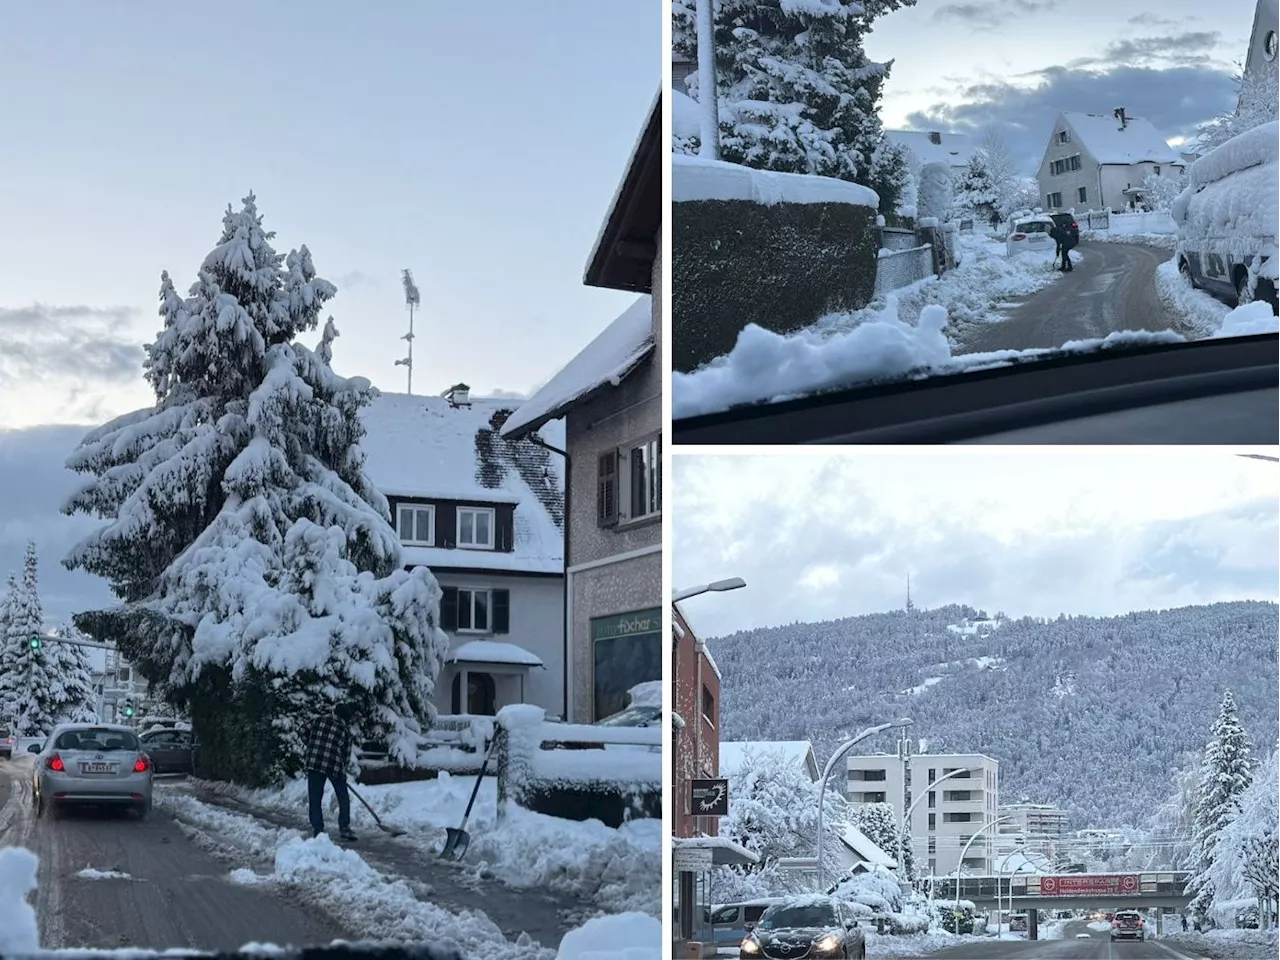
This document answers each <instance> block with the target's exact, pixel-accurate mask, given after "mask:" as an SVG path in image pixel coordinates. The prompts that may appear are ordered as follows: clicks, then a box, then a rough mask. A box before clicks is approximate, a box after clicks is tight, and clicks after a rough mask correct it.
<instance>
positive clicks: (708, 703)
mask: <svg viewBox="0 0 1280 960" xmlns="http://www.w3.org/2000/svg"><path fill="white" fill-rule="evenodd" d="M702 719H704V720H706V721H707V723H709V724H711V725H712V726H713V727H714V726H715V725H716V698H715V697H714V696H712V695H711V690H710V689H709V688H708V687H706V686H705V685H704V686H703V688H702Z"/></svg>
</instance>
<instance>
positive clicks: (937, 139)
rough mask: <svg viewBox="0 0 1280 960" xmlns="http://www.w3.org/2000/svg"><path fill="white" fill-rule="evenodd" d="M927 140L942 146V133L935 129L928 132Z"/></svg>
mask: <svg viewBox="0 0 1280 960" xmlns="http://www.w3.org/2000/svg"><path fill="white" fill-rule="evenodd" d="M929 142H930V143H932V144H934V145H935V146H942V134H940V133H938V132H936V131H935V132H933V133H931V134H929Z"/></svg>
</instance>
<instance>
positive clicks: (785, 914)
mask: <svg viewBox="0 0 1280 960" xmlns="http://www.w3.org/2000/svg"><path fill="white" fill-rule="evenodd" d="M835 924H836V911H835V908H834V907H832V905H831V904H829V903H799V904H785V903H780V904H778V905H777V906H773V907H770V908H769V909H768V910H766V911H765V912H764V914H763V916H761V917H760V927H761V929H764V930H781V929H785V928H787V927H833V926H835Z"/></svg>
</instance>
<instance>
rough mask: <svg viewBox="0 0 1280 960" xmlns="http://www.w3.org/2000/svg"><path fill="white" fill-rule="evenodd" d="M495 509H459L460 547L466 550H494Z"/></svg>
mask: <svg viewBox="0 0 1280 960" xmlns="http://www.w3.org/2000/svg"><path fill="white" fill-rule="evenodd" d="M493 526H494V524H493V508H492V507H459V508H458V546H459V547H462V548H464V549H466V550H492V549H493Z"/></svg>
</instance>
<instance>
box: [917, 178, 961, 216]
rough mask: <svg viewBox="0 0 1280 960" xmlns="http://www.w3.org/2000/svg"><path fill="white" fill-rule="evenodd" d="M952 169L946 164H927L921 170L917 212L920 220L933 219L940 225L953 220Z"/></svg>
mask: <svg viewBox="0 0 1280 960" xmlns="http://www.w3.org/2000/svg"><path fill="white" fill-rule="evenodd" d="M951 192H952V191H951V169H950V168H949V167H948V166H947V165H946V164H945V163H926V164H925V165H924V166H923V167H921V168H920V184H919V195H918V199H917V201H916V210H917V211H918V212H919V214H920V219H922V220H923V219H925V218H926V217H932V218H933V219H935V220H937V221H938V223H946V222H947V221H948V220H950V219H951V206H952V203H951Z"/></svg>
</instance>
